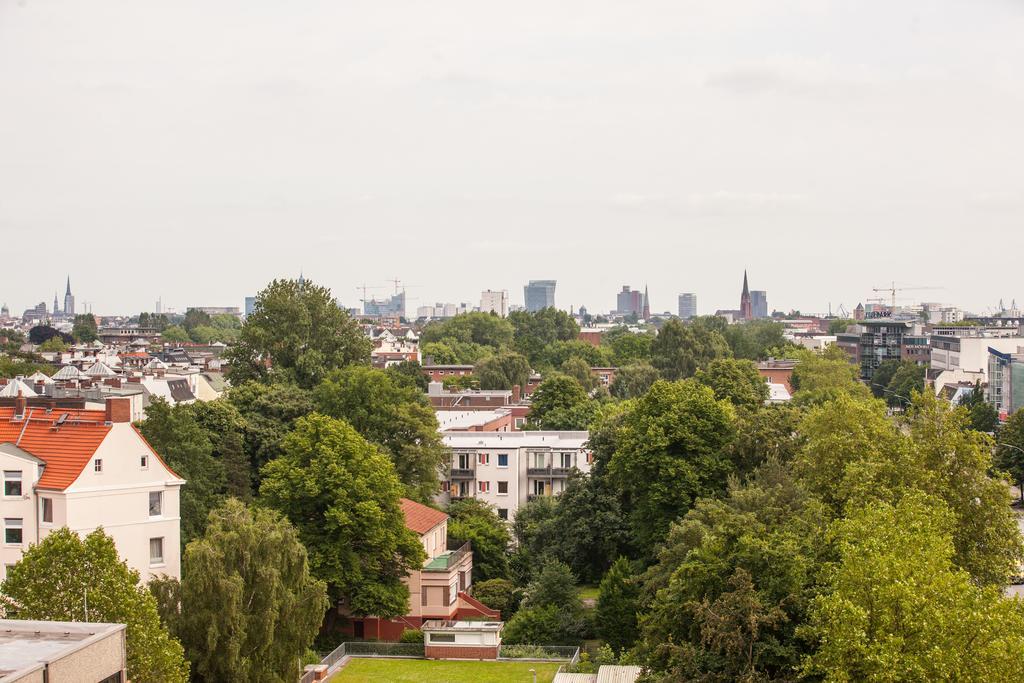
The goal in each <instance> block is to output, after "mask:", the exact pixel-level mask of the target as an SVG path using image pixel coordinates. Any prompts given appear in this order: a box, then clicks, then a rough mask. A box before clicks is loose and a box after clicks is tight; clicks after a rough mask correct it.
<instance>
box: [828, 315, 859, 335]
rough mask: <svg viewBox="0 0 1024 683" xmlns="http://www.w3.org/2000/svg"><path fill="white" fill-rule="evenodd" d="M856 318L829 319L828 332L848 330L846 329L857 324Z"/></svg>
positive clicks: (837, 332) (838, 332)
mask: <svg viewBox="0 0 1024 683" xmlns="http://www.w3.org/2000/svg"><path fill="white" fill-rule="evenodd" d="M856 324H857V321H856V320H850V319H848V318H836V319H834V320H829V321H828V333H829V334H842V333H844V332H846V329H847V328H848V327H849V326H850V325H856Z"/></svg>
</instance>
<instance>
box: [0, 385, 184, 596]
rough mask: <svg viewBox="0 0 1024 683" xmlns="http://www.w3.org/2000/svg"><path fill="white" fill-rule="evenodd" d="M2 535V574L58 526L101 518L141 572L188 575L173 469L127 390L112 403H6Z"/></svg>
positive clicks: (1, 421) (1, 437)
mask: <svg viewBox="0 0 1024 683" xmlns="http://www.w3.org/2000/svg"><path fill="white" fill-rule="evenodd" d="M0 471H2V477H3V491H2V497H0V500H2V508H3V530H2V533H3V538H2V543H0V580H2V579H3V578H5V577H6V575H7V568H8V566H10V565H12V564H14V563H16V562H17V561H18V560H20V559H21V556H22V553H23V552H24V551H25V550H27V549H28V547H29V545H31V544H33V543H37V542H38V541H40V540H42V539H43V538H45V537H46V536H47V535H48V534H49V533H50V532H51V531H53V530H54V529H59V528H60V527H68V528H69V529H71V530H72V531H75V532H76V533H78V534H81V535H83V536H84V535H85V534H88V533H89V532H91V531H93V530H95V529H96V528H97V527H100V526H102V527H103V530H104V531H105V532H106V533H107V534H108V535H109V536H111V537H112V538H113V539H114V543H115V545H116V546H117V550H118V554H119V555H120V556H121V558H122V559H124V560H125V561H126V562H127V563H128V566H129V567H131V568H132V569H136V570H138V572H139V575H140V579H141V580H142V581H143V582H146V581H148V580H149V579H150V578H152V577H154V576H156V575H160V574H166V575H168V576H174V577H180V576H181V553H180V545H181V532H180V519H181V518H180V513H179V493H180V491H181V486H182V485H183V484H184V483H185V480H184V479H182V478H181V477H179V476H178V475H177V474H175V473H174V472H173V471H172V470H171V469H170V468H169V467H168V466H167V465H166V464H165V463H164V462H163V460H162V459H161V458H160V456H159V455H157V453H156V452H155V451H154V450H153V449H152V447H150V445H149V444H148V443H147V442H146V440H145V439H144V438H143V437H142V434H140V433H139V431H138V430H137V429H136V428H135V426H134V425H132V423H131V404H130V401H129V400H128V399H127V398H108V399H107V401H106V407H105V410H63V409H60V408H56V409H52V410H47V409H46V408H42V407H34V406H27V405H26V400H25V399H24V398H20V397H19V398H18V399H17V401H16V402H15V405H14V406H9V405H8V406H0Z"/></svg>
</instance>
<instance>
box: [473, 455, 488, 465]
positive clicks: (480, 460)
mask: <svg viewBox="0 0 1024 683" xmlns="http://www.w3.org/2000/svg"><path fill="white" fill-rule="evenodd" d="M476 462H477V464H478V465H490V464H491V454H490V453H478V454H477V460H476Z"/></svg>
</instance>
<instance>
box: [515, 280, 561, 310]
mask: <svg viewBox="0 0 1024 683" xmlns="http://www.w3.org/2000/svg"><path fill="white" fill-rule="evenodd" d="M556 284H557V283H556V281H555V280H530V282H529V283H528V284H527V285H526V286H525V287H523V298H524V303H525V304H526V310H527V312H529V313H534V312H536V311H540V310H543V309H545V308H554V307H555V285H556Z"/></svg>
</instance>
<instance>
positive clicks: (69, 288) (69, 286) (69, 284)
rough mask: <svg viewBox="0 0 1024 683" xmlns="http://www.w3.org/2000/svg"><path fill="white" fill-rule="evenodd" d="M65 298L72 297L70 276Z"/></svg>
mask: <svg viewBox="0 0 1024 683" xmlns="http://www.w3.org/2000/svg"><path fill="white" fill-rule="evenodd" d="M64 296H71V276H70V275H68V289H67V291H66V292H64Z"/></svg>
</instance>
